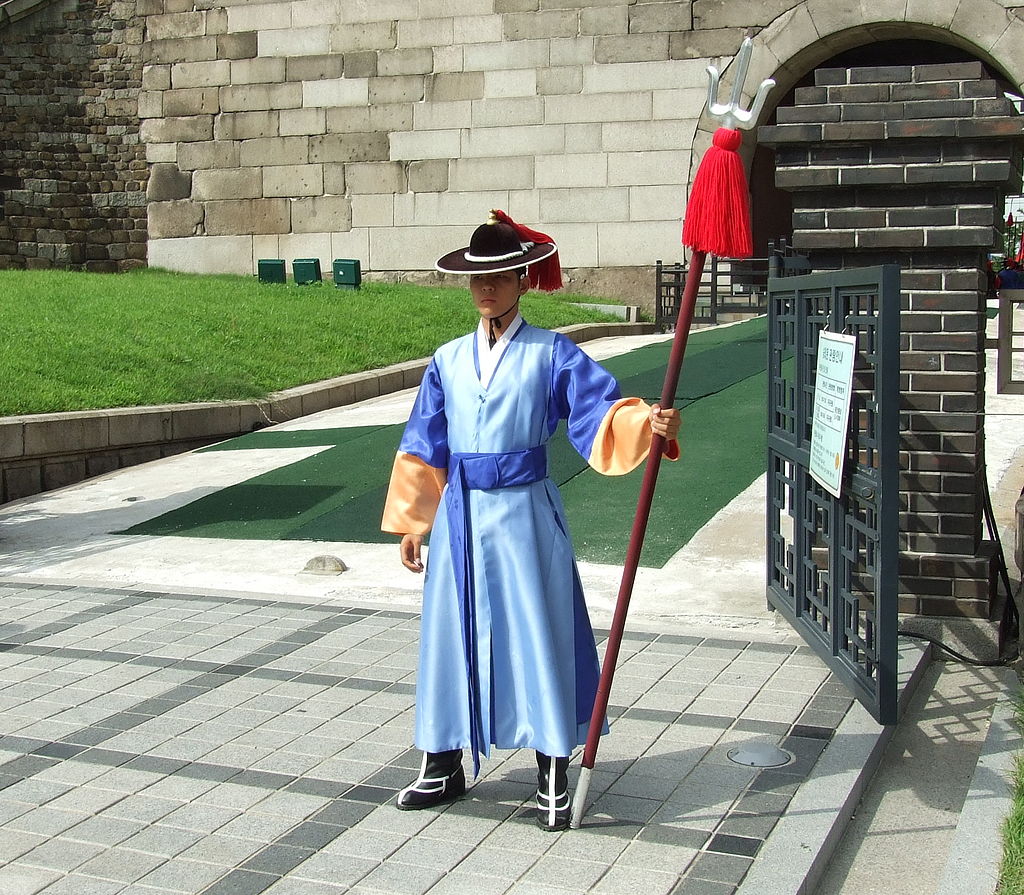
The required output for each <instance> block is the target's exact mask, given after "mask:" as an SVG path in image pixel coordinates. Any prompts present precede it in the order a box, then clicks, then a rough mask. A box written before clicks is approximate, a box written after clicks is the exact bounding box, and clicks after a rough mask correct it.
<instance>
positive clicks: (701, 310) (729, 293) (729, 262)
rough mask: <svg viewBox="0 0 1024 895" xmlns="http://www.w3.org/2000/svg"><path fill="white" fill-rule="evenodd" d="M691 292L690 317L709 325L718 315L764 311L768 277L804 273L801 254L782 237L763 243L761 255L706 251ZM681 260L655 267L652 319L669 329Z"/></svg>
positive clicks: (806, 265)
mask: <svg viewBox="0 0 1024 895" xmlns="http://www.w3.org/2000/svg"><path fill="white" fill-rule="evenodd" d="M709 259H710V263H708V264H707V265H705V268H704V273H703V276H702V277H701V282H700V288H699V291H698V293H697V305H696V308H695V310H694V315H693V322H694V323H703V324H714V323H721V322H723V318H726V317H737V316H740V317H742V316H756V315H758V314H764V313H766V312H767V308H768V305H767V293H768V277H769V276H773V277H785V276H796V275H799V274H805V273H810V270H811V265H810V262H809V261H808V259H807V257H806V256H805V255H798V254H796V253H795V252H794V251H793V247H792V246H790V245H789V244H788V243H787V242H786V240H785V239H784V238H781V239H776V240H773V241H772V242H770V243H769V244H768V253H767V254H766V255H765V256H764V257H763V258H743V259H739V258H719V257H718V256H717V255H710V256H709ZM686 270H687V268H686V265H685V264H663V263H662V262H661V261H658V262H657V263H656V266H655V287H654V288H655V294H654V308H655V322H656V323H657V325H658V328H659V329H662V330H669V329H671V328H672V324H673V322H674V321H675V319H676V317H677V316H678V314H679V301H680V299H681V298H682V294H683V287H684V285H685V283H686Z"/></svg>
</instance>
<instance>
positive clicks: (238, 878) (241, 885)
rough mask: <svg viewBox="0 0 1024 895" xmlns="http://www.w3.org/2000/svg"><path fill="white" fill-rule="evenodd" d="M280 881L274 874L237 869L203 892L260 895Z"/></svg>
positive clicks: (222, 894)
mask: <svg viewBox="0 0 1024 895" xmlns="http://www.w3.org/2000/svg"><path fill="white" fill-rule="evenodd" d="M279 879H281V878H280V877H276V876H274V875H272V873H260V872H257V871H255V870H242V869H236V870H231V871H229V872H228V873H227V876H225V877H222V878H221V879H219V880H217V882H216V883H214V884H213V885H211V886H209V887H208V888H206V889H204V890H203V891H204V895H259V893H260V892H265V891H266V890H267V889H268V888H269V887H270V886H272V885H273V884H274V883H275V882H276V881H278V880H279Z"/></svg>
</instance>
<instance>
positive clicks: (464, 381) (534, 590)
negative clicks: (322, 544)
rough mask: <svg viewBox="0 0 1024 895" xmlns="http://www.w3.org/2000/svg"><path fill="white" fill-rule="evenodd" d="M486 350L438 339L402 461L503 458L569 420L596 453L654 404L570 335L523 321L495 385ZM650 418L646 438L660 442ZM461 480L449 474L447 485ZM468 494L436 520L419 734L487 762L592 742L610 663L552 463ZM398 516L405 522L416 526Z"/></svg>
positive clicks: (432, 744)
mask: <svg viewBox="0 0 1024 895" xmlns="http://www.w3.org/2000/svg"><path fill="white" fill-rule="evenodd" d="M476 351H477V343H476V335H475V333H474V334H470V335H467V336H464V337H462V338H460V339H456V340H455V341H453V342H449V343H448V344H446V345H444V346H442V347H441V348H440V349H439V350H438V351H437V353H436V354H435V356H434V358H433V360H432V362H431V364H430V366H429V368H428V369H427V371H426V373H425V374H424V378H423V382H422V383H421V385H420V390H419V393H418V395H417V398H416V402H415V406H414V407H413V410H412V414H411V416H410V419H409V422H408V425H407V427H406V430H405V433H404V435H403V438H402V441H401V444H400V445H399V458H400V459H402V458H403V457H406V458H407V457H410V456H411V457H413V458H416V459H417V461H421V463H422V465H423V466H424V467H427V468H430V469H433V470H448V469H449V466H450V465H451V464H453V455H455V457H456V459H457V457H458V455H462V454H466V453H470V454H486V455H500V456H498V458H497V459H498V460H501V458H502V456H504V455H508V454H509V453H511V452H526V451H528V449H531V448H534V449H535V448H538V447H539V446H543V445H546V443H547V442H548V440H549V439H550V438H551V436H552V434H553V433H554V431H555V429H556V427H557V425H558V423H559V420H562V419H566V420H567V428H568V436H569V440H570V442H571V443H572V445H573V446H574V447H575V448H576V450H577V451H579V452H580V454H581V455H583V457H584V458H587V459H590V458H591V455H592V453H593V450H594V446H595V442H598V441H600V440H601V439H602V438H604V439H607V438H608V435H607V429H608V419H609V418H610V417H611V416H613V415H614V413H615V410H616V408H619V407H622V406H623V405H624V404H626V403H631V404H632V405H633V407H634V409H636V405H639V406H640V409H641V413H640V414H639V415H636V416H635V419H637V420H639V419H642V420H644V422H646V418H647V416H646V415H647V412H648V408H647V406H646V405H644V404H642V402H639V401H636V399H625V401H624V400H623V399H622V398H621V396H620V394H619V388H618V385H617V383H616V382H615V379H614V378H613V377H612V376H611V374H609V373H608V372H607V371H606V370H604V368H602V367H601V366H600V365H599V364H597V363H595V362H594V361H592V360H591V359H590V358H589V357H587V355H586V354H584V353H583V351H581V350H580V349H579V348H578V347H577V346H576V345H575V344H573V342H571V341H570V340H569V339H567V338H566V337H565V336H563V335H560V334H556V333H552V332H549V331H547V330H542V329H538V328H536V327H532V326H530V325H528V324H526V323H523V325H522V326H521V327H520V329H519V330H518V331H517V332H516V333H515V334H514V335H513V337H512V340H511V341H510V343H509V344H508V345H507V347H506V349H505V351H504V353H503V354H502V356H501V359H500V361H499V362H498V366H497V368H496V369H495V371H494V375H493V377H492V379H491V381H490V383H489V385H488V386H487V387H486V388H485V387H483V386H482V385H481V383H480V376H479V369H480V368H479V362H478V358H477V354H476ZM631 426H632V429H639V428H640V426H639V425H637V424H635V423H634V424H631ZM643 429H644V431H643V432H637V433H635V435H636V438H637V440H638V441H641V442H642V441H643V439H644V438H645V437H646V439H647V445H648V446H649V430H648V429H647V427H646V425H644V426H643ZM620 440H621V439H620ZM532 453H533V454H535V453H536V451H534V452H532ZM645 453H646V450H641V451H640V453H639V454H638V456H642V455H644V454H645ZM591 462H593V461H591ZM630 462H632V463H633V465H635V462H634V461H630ZM399 466H400V464H399V462H397V461H396V476H397V475H399V471H398V470H399ZM453 468H454V467H453ZM616 471H619V472H624V471H627V470H626V469H621V470H616ZM442 475H443V474H442ZM528 478H529V477H528ZM454 487H460V486H458V485H457V483H456V482H455V481H452V480H449V481H448V483H447V485H446V486H445V492H444V493H445V496H446V498H450V497H452V494H451V493H450V492H451V489H452V488H454ZM395 488H396V482H395V478H394V477H393V479H392V491H394V490H395ZM455 496H456V497H457V498H458V497H459V495H455ZM461 497H462V498H464V500H465V505H464V506H458V505H456V506H455V508H453V507H452V506H447V507H446V504H449V501H448V500H445V501H444V502H442V503H441V508H440V509H439V510H438V512H437V514H436V516H435V518H434V519H433V530H432V533H431V536H430V547H429V551H428V557H427V567H426V580H425V582H424V592H423V613H422V627H421V634H420V653H419V672H418V680H417V688H416V738H415V739H416V745H417V746H418V747H419V748H420V749H422V750H423V751H426V752H442V751H446V750H449V749H463V748H469V749H472V750H473V753H474V754H473V757H474V766H475V767H476V766H477V765H476V763H477V761H478V755H477V752H483V753H484V754H485V755H489V753H490V750H489V746H490V745H495V746H498V747H499V748H522V747H529V748H532V749H536V750H538V751H540V752H543V753H544V754H546V755H554V756H566V755H569V754H570V753H571V752H572V750H573V748H574V747H575V746H576V745H578V744H580V743H583V742H585V740H586V736H587V729H588V727H589V721H590V715H591V711H592V709H593V704H594V698H595V694H596V691H597V682H598V677H599V667H598V659H597V650H596V647H595V644H594V635H593V631H592V629H591V625H590V619H589V617H588V615H587V609H586V605H585V603H584V599H583V590H582V587H581V584H580V579H579V574H578V572H577V568H576V561H575V557H574V554H573V547H572V542H571V540H570V537H569V530H568V526H567V524H566V519H565V512H564V509H563V505H562V501H561V497H560V495H559V493H558V489H557V488H556V487H555V485H554V483H553V482H552V481H551V480H550V479H549V478H547V477H546V474H544V473H543V471H542V472H541V474H540V477H539V478H537V480H536V481H531V482H529V483H527V484H515V485H511V486H508V487H493V488H490V487H483V488H481V487H471V488H470V489H468V490H464V491H462V495H461ZM392 499H393V498H392V495H391V494H389V502H391V501H392ZM453 513H455V514H457V516H458V518H459V519H461V518H464V519H465V544H466V546H465V553H466V557H465V560H466V568H467V570H468V575H469V578H470V579H471V580H470V582H469V583H468V584H467V585H466V587H465V588H464V590H466V591H468V593H460V588H459V586H458V581H459V577H460V575H459V574H458V567H459V565H460V563H463V556H462V550H461V549H460V544H459V542H460V540H462V537H463V536H462V534H461V533H459V532H458V531H453V527H452V524H451V522H452V514H453ZM463 513H464V516H463ZM387 519H388V510H387V508H386V510H385V523H387ZM456 521H457V522H458V520H456ZM461 527H462V524H461V523H458V524H457V525H456V526H455V528H456V529H458V528H461ZM385 528H386V530H390V531H397V532H399V533H402V532H403V526H402V525H401V523H396V524H393V525H392V526H391V527H388V526H387V524H385ZM404 530H411V529H409V527H408V526H406V527H404ZM453 541H454V546H453ZM466 601H468V605H467V603H466Z"/></svg>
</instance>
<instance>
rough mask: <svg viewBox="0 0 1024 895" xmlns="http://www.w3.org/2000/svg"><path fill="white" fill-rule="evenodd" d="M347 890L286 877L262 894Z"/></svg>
mask: <svg viewBox="0 0 1024 895" xmlns="http://www.w3.org/2000/svg"><path fill="white" fill-rule="evenodd" d="M348 891H350V890H349V887H348V886H345V885H338V886H335V885H332V884H331V883H329V882H326V881H323V880H308V879H295V878H293V877H287V878H285V879H280V880H278V881H277V882H276V883H274V884H273V885H272V886H271V887H270V888H269V889H266V890H265V893H264V895H344V893H345V892H348ZM465 891H467V892H468V891H470V890H465Z"/></svg>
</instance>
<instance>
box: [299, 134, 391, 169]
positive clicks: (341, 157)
mask: <svg viewBox="0 0 1024 895" xmlns="http://www.w3.org/2000/svg"><path fill="white" fill-rule="evenodd" d="M388 153H389V142H388V135H387V134H386V133H381V132H378V133H352V134H325V135H323V136H315V137H310V138H309V161H310V162H373V161H387V160H388Z"/></svg>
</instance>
